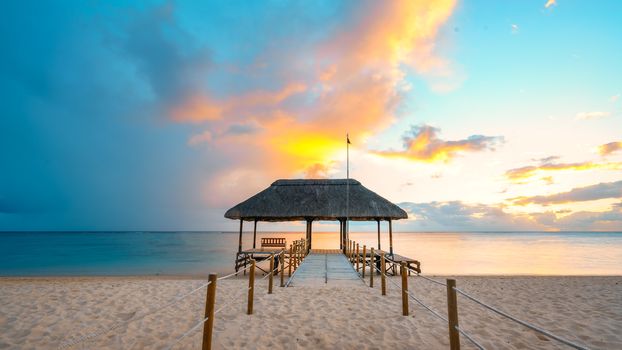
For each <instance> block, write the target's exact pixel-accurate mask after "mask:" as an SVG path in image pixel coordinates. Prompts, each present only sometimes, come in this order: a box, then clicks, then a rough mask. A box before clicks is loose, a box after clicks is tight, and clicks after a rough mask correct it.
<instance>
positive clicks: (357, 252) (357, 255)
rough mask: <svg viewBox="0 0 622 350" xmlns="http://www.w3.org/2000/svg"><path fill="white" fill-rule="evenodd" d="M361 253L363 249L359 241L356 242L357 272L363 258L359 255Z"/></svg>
mask: <svg viewBox="0 0 622 350" xmlns="http://www.w3.org/2000/svg"><path fill="white" fill-rule="evenodd" d="M360 254H361V251H360V250H359V244H358V243H357V244H356V258H355V259H356V272H357V273H358V272H359V263H360V260H361V259H359V255H360Z"/></svg>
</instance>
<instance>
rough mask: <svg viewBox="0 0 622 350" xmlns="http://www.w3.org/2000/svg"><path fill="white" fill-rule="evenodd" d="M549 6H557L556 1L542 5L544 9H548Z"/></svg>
mask: <svg viewBox="0 0 622 350" xmlns="http://www.w3.org/2000/svg"><path fill="white" fill-rule="evenodd" d="M551 6H557V1H556V0H548V1H547V2H546V4H544V8H547V9H548V8H549V7H551Z"/></svg>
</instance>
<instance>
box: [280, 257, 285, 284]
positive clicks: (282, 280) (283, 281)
mask: <svg viewBox="0 0 622 350" xmlns="http://www.w3.org/2000/svg"><path fill="white" fill-rule="evenodd" d="M279 263H280V264H281V287H285V250H281V257H280V258H279Z"/></svg>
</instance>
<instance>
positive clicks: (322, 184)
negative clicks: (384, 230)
mask: <svg viewBox="0 0 622 350" xmlns="http://www.w3.org/2000/svg"><path fill="white" fill-rule="evenodd" d="M225 217H226V218H229V219H234V220H240V238H239V244H238V254H240V252H242V227H243V222H244V221H254V223H255V225H254V229H253V249H254V248H255V242H256V236H257V222H258V221H273V222H274V221H301V220H305V221H306V222H307V241H308V249H311V238H312V235H311V231H312V223H313V221H318V220H336V221H339V222H340V236H341V237H340V246H341V248H342V249H345V246H346V244H347V243H348V240H349V232H348V226H347V222H348V221H349V220H356V221H377V222H378V249H380V222H381V221H388V223H389V245H390V253H391V254H393V229H392V225H391V221H392V220H399V219H406V218H408V214H406V212H405V211H404V210H403V209H402V208H400V207H398V206H397V205H395V204H393V203H391V202H389V201H388V200H386V199H385V198H383V197H381V196H380V195H378V194H376V193H375V192H372V191H370V190H369V189H367V188H365V186H363V185H361V183H360V182H358V181H356V180H354V179H349V180H346V179H335V180H277V181H275V182H273V183H272V185H270V187H268V188H266V189H265V190H263V191H261V192H259V193H257V194H256V195H254V196H252V197H250V198H249V199H247V200H245V201H244V202H242V203H240V204H238V205H236V206H234V207H233V208H231V209H229V210H227V212H226V213H225Z"/></svg>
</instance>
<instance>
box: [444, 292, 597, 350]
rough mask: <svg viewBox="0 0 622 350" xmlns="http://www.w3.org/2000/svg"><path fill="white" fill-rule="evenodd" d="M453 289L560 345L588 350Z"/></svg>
mask: <svg viewBox="0 0 622 350" xmlns="http://www.w3.org/2000/svg"><path fill="white" fill-rule="evenodd" d="M453 289H454V290H455V291H456V292H458V293H460V294H462V295H463V296H465V297H466V298H467V299H470V300H471V301H473V302H475V303H476V304H479V305H481V306H483V307H484V308H486V309H488V310H490V311H493V312H495V313H497V314H499V315H501V316H503V317H506V318H509V319H510V320H512V321H514V322H516V323H520V324H521V325H523V326H525V327H527V328H529V329H532V330H534V331H536V332H538V333H541V334H544V335H546V336H547V337H549V338H553V339H555V340H557V341H558V342H560V343H563V344H566V345H568V346H570V347H571V348H575V349H578V350H587V348H586V347H585V346H582V345H578V344H576V343H573V342H571V341H569V340H566V339H564V338H562V337H559V336H557V335H555V334H553V333H551V332H549V331H547V330H544V329H542V328H540V327H538V326H536V325H533V324H531V323H528V322H525V321H522V320H519V319H518V318H516V317H514V316H512V315H509V314H507V313H505V312H503V311H501V310H499V309H497V308H495V307H493V306H490V305H488V304H486V303H484V302H482V301H479V300H478V299H475V298H474V297H472V296H470V295H469V294H467V293H466V292H464V291H462V290H460V289H458V288H456V287H454V288H453Z"/></svg>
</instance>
